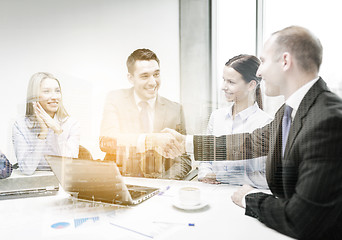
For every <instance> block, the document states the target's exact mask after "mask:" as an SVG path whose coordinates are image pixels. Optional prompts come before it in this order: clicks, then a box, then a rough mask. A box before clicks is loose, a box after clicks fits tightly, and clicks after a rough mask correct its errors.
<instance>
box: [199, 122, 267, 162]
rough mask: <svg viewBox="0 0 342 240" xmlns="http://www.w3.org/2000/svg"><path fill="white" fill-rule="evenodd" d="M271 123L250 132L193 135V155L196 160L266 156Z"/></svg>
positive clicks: (223, 159) (241, 158)
mask: <svg viewBox="0 0 342 240" xmlns="http://www.w3.org/2000/svg"><path fill="white" fill-rule="evenodd" d="M271 124H272V123H270V124H268V125H266V126H264V127H263V128H259V129H256V130H255V131H253V132H252V133H242V134H232V135H224V136H219V137H215V136H212V135H195V136H194V155H195V159H196V160H198V161H225V160H243V159H251V158H256V157H261V156H266V155H267V154H268V150H269V144H268V143H269V142H268V141H269V132H270V128H271Z"/></svg>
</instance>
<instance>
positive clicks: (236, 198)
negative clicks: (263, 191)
mask: <svg viewBox="0 0 342 240" xmlns="http://www.w3.org/2000/svg"><path fill="white" fill-rule="evenodd" d="M252 190H254V188H252V187H251V186H249V185H243V186H242V187H240V188H239V189H238V190H237V191H236V192H235V193H234V194H233V195H232V200H233V202H234V203H235V204H236V205H238V206H240V207H242V208H245V207H244V206H243V205H242V198H243V197H244V196H245V195H246V194H247V193H249V192H250V191H252Z"/></svg>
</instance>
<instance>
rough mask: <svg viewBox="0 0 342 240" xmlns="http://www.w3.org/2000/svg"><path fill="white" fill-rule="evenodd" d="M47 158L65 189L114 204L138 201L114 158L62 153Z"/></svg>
mask: <svg viewBox="0 0 342 240" xmlns="http://www.w3.org/2000/svg"><path fill="white" fill-rule="evenodd" d="M46 160H47V162H48V163H49V164H50V166H51V169H52V171H53V172H54V173H55V175H56V177H57V178H58V180H59V182H60V183H61V185H62V187H63V189H64V190H65V191H67V192H69V193H71V194H72V195H74V196H76V197H78V198H82V199H87V200H93V201H101V202H108V203H114V204H134V203H135V201H134V199H133V198H132V196H131V194H130V192H129V191H128V189H127V186H126V185H125V183H124V181H123V178H122V176H121V174H120V172H119V169H118V167H117V166H116V164H115V163H114V162H103V161H101V160H88V159H75V158H67V157H59V156H46ZM146 188H147V187H146ZM156 190H158V189H154V192H155V191H156ZM144 192H145V193H146V194H151V192H146V191H144ZM141 193H142V191H141ZM146 194H145V195H146ZM141 195H142V194H141ZM140 198H144V196H140Z"/></svg>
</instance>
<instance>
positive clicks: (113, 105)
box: [100, 88, 191, 178]
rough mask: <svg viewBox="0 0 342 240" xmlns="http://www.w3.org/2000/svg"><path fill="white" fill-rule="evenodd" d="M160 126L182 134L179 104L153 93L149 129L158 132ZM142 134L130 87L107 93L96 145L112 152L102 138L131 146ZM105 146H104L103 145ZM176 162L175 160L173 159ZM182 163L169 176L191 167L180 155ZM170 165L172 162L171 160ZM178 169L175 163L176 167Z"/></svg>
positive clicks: (182, 174)
mask: <svg viewBox="0 0 342 240" xmlns="http://www.w3.org/2000/svg"><path fill="white" fill-rule="evenodd" d="M164 128H171V129H175V130H177V131H178V132H180V133H182V134H186V129H185V121H184V113H183V108H182V105H180V104H179V103H176V102H172V101H170V100H168V99H166V98H164V97H161V96H159V95H158V96H157V99H156V105H155V114H154V124H153V132H154V133H158V132H160V131H161V130H163V129H164ZM141 133H143V131H142V129H141V127H140V121H139V109H138V107H137V105H136V103H135V99H134V89H133V88H129V89H120V90H115V91H112V92H110V93H109V94H108V95H107V98H106V102H105V107H104V112H103V119H102V123H101V130H100V148H101V150H102V151H104V152H107V153H113V152H112V149H110V148H108V147H106V143H105V142H106V141H107V140H106V139H115V141H117V144H118V145H126V146H135V145H136V143H137V140H138V137H139V135H140V134H141ZM107 146H108V145H107ZM174 162H177V161H174ZM179 164H181V165H182V166H181V167H180V170H179V171H178V173H174V174H173V176H170V177H171V178H184V176H185V175H186V174H187V173H188V172H189V171H190V169H191V160H190V158H189V157H188V156H187V157H185V156H182V157H181V161H180V163H179ZM172 165H174V164H173V163H172ZM178 168H179V166H178Z"/></svg>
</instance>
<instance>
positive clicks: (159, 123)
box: [153, 96, 167, 132]
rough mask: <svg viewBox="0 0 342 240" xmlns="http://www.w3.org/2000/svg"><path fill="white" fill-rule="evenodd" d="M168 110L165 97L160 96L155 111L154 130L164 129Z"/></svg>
mask: <svg viewBox="0 0 342 240" xmlns="http://www.w3.org/2000/svg"><path fill="white" fill-rule="evenodd" d="M166 110H167V108H166V107H165V102H164V101H163V98H161V97H159V96H158V97H157V100H156V106H155V111H154V124H153V132H160V131H161V130H163V128H164V126H165V125H164V122H165V119H166V114H167V111H166Z"/></svg>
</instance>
